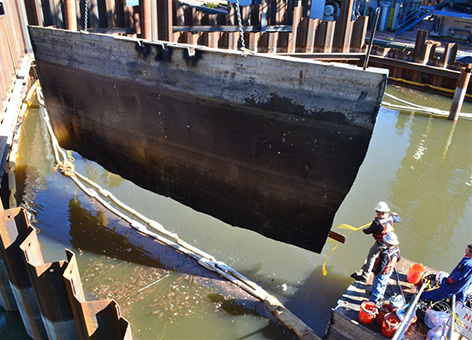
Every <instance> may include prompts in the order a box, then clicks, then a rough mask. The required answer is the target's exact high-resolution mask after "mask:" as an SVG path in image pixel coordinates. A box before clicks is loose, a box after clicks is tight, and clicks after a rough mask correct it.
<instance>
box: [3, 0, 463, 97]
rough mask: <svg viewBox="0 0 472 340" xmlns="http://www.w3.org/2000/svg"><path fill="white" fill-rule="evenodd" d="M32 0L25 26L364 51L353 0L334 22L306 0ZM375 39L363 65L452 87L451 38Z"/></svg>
mask: <svg viewBox="0 0 472 340" xmlns="http://www.w3.org/2000/svg"><path fill="white" fill-rule="evenodd" d="M38 2H39V1H37V0H36V1H34V0H33V1H26V2H25V6H26V13H27V15H28V22H29V23H30V24H32V25H39V26H54V27H57V28H65V29H69V30H89V31H91V32H98V33H108V34H118V35H127V36H132V37H137V38H141V39H146V40H161V41H168V42H178V43H188V44H194V45H202V46H207V47H211V48H220V49H231V50H235V49H239V48H241V47H245V48H246V49H247V50H248V51H252V52H255V53H275V54H284V55H290V56H293V57H302V58H310V59H316V60H323V61H329V62H338V63H350V64H355V65H362V64H363V61H364V59H365V58H366V52H367V44H366V35H368V26H369V25H368V24H369V21H372V20H371V18H370V17H369V16H363V15H361V16H358V17H357V18H355V19H354V20H352V18H351V17H350V15H348V14H347V13H350V12H352V5H353V3H354V0H344V1H342V6H341V9H340V15H339V19H338V20H337V21H328V20H322V19H317V18H314V15H311V11H312V9H311V3H310V1H308V0H301V1H288V2H287V3H286V2H285V1H283V0H274V1H267V0H263V1H261V2H260V4H251V5H248V6H240V7H239V10H238V9H237V8H236V5H235V4H233V3H228V4H227V5H221V4H218V5H212V6H210V7H208V4H206V3H204V2H203V1H175V0H154V1H151V0H147V1H141V2H140V5H139V6H127V4H126V3H124V2H122V1H118V0H116V1H112V0H109V1H103V0H90V1H88V6H89V8H88V9H86V8H83V4H80V15H79V16H77V17H76V16H73V15H70V12H76V11H75V10H74V9H75V7H77V6H78V5H79V4H78V3H76V1H74V0H68V1H65V6H64V10H63V9H62V8H63V7H61V6H55V7H54V8H51V9H50V11H49V12H48V13H46V12H45V10H44V9H42V10H41V8H40V6H39V5H38ZM7 3H8V1H7ZM62 12H64V13H62ZM238 13H240V19H241V21H239V20H238ZM60 18H65V19H64V20H60ZM239 23H240V24H239ZM240 32H241V33H240ZM382 42H383V43H381V42H379V40H374V48H373V50H372V54H373V56H372V57H371V59H370V66H375V67H382V68H387V69H389V70H390V78H391V79H392V80H394V81H399V82H403V83H405V84H408V85H413V86H418V87H425V86H426V87H428V88H429V89H432V90H436V91H441V92H443V93H446V94H450V95H451V96H452V95H453V94H454V91H455V89H456V85H457V82H458V80H459V76H460V73H461V68H462V67H464V66H466V65H463V64H462V63H460V62H458V61H457V60H456V56H457V53H458V51H459V44H458V43H441V42H438V41H434V40H428V31H426V30H418V36H417V39H416V41H415V43H414V46H412V47H411V48H410V47H407V46H406V45H405V44H391V43H390V42H389V41H382ZM466 92H467V95H466V100H471V99H472V85H469V86H468V88H467V91H466Z"/></svg>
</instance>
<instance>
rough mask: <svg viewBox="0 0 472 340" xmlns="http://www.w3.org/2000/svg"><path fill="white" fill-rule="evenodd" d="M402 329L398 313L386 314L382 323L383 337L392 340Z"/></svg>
mask: <svg viewBox="0 0 472 340" xmlns="http://www.w3.org/2000/svg"><path fill="white" fill-rule="evenodd" d="M398 327H400V319H399V318H398V316H397V314H396V313H393V312H392V313H388V314H385V317H384V320H383V322H382V328H381V330H380V332H381V333H382V335H383V336H385V337H387V338H391V337H392V336H393V334H395V332H396V330H397V329H398Z"/></svg>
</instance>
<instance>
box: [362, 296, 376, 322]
mask: <svg viewBox="0 0 472 340" xmlns="http://www.w3.org/2000/svg"><path fill="white" fill-rule="evenodd" d="M375 314H377V306H376V305H375V303H373V302H371V301H364V302H362V303H361V308H359V322H360V323H361V324H363V325H370V324H371V323H372V320H374V318H375Z"/></svg>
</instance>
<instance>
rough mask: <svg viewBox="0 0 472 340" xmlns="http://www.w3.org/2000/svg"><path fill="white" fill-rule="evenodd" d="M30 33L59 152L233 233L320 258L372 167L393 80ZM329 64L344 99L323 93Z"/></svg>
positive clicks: (42, 31)
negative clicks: (372, 147) (239, 230)
mask: <svg viewBox="0 0 472 340" xmlns="http://www.w3.org/2000/svg"><path fill="white" fill-rule="evenodd" d="M30 33H31V37H32V41H33V45H34V49H35V55H36V60H37V64H38V69H39V75H40V80H41V84H42V87H43V92H44V95H45V98H46V104H47V108H48V111H49V114H50V116H51V120H52V123H53V128H54V131H55V133H56V135H57V137H58V139H59V141H60V143H61V145H62V146H63V147H66V148H70V149H74V150H77V151H78V152H80V153H81V154H82V155H84V156H86V157H87V158H90V159H93V160H96V161H98V162H99V163H100V164H102V165H103V166H105V167H106V168H107V169H109V170H111V171H113V172H116V173H119V174H120V175H122V176H123V177H125V178H127V179H130V180H132V181H133V182H135V183H137V184H138V185H140V186H142V187H145V188H147V189H150V190H152V191H155V192H157V193H160V194H163V195H166V196H169V197H172V198H173V199H176V200H178V201H180V202H182V203H184V204H186V205H189V206H191V207H193V208H194V209H196V210H198V211H202V212H205V213H209V214H211V215H213V216H215V217H217V218H219V219H221V220H223V221H226V222H228V223H230V224H233V225H237V226H241V227H244V228H248V229H252V230H255V231H257V232H259V233H261V234H263V235H266V236H268V237H271V238H274V239H277V240H280V241H283V242H287V243H291V244H294V245H297V246H300V247H303V248H307V249H310V250H313V251H317V252H320V251H321V249H322V247H323V245H324V243H325V241H326V237H327V235H328V233H329V231H330V228H331V225H332V220H333V218H334V214H335V213H336V211H337V209H338V207H339V205H340V204H341V202H342V201H343V199H344V197H345V196H346V194H347V192H348V191H349V189H350V187H351V185H352V183H353V181H354V179H355V176H356V174H357V171H358V169H359V167H360V165H361V163H362V161H363V159H364V156H365V153H366V150H367V147H368V144H369V140H370V137H371V134H372V129H373V124H374V121H375V117H376V114H377V110H378V107H379V104H380V101H381V97H382V95H383V91H384V88H385V82H386V74H385V73H377V72H371V73H369V74H368V73H362V71H359V70H357V69H353V68H349V67H346V68H342V67H338V68H335V67H334V66H327V65H322V64H320V63H317V64H315V63H305V62H293V61H286V60H282V59H271V58H263V57H254V56H248V57H247V58H245V57H241V56H240V55H238V54H237V53H229V54H225V53H222V52H217V51H211V50H209V49H202V50H197V51H196V52H195V54H192V52H193V51H192V50H189V49H187V48H182V47H181V46H171V45H167V46H165V48H163V47H162V46H163V45H162V44H151V43H149V44H142V43H140V44H138V43H137V42H136V40H132V39H114V38H113V37H106V36H100V35H87V34H81V33H77V32H66V31H61V30H52V29H44V28H30ZM223 63H226V64H223ZM286 64H288V69H285V67H286ZM100 65H102V69H100ZM320 65H321V66H320ZM219 67H220V68H221V69H220V70H218V68H219ZM265 67H268V70H271V71H272V72H273V73H275V74H277V73H279V79H280V83H277V82H274V81H272V82H271V81H270V79H269V81H267V79H265V78H264V73H266V74H267V75H266V78H271V77H274V76H273V75H270V74H268V73H267V72H263V70H262V71H261V68H262V69H264V68H265ZM330 67H331V68H334V74H333V75H330V76H328V78H330V77H331V78H333V81H338V87H339V90H337V91H338V93H333V90H332V89H330V86H331V87H332V88H333V89H335V88H336V86H333V85H332V84H326V85H324V84H319V82H324V81H326V79H324V78H322V77H326V74H327V73H329V72H331V70H330ZM215 69H216V70H215ZM318 69H319V71H317V70H318ZM225 70H226V71H225ZM315 71H317V72H318V73H319V75H318V76H317V74H316V72H315ZM313 72H315V73H313ZM356 75H357V78H356ZM366 75H367V76H366ZM341 76H342V77H343V79H339V78H340V77H341ZM368 76H370V77H368ZM316 77H319V79H317V78H316ZM344 78H345V79H344ZM359 79H361V80H360V83H359V84H357V83H356V82H359ZM346 84H347V87H346ZM335 85H336V84H335ZM325 86H326V88H325ZM354 86H356V87H354ZM357 87H362V88H361V89H358V88H357ZM343 91H346V93H344V94H343Z"/></svg>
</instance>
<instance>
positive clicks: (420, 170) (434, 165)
mask: <svg viewBox="0 0 472 340" xmlns="http://www.w3.org/2000/svg"><path fill="white" fill-rule="evenodd" d="M408 118H409V117H408V116H406V115H399V116H398V120H399V121H401V120H409V119H408ZM400 125H403V124H402V123H401V124H400ZM470 127H471V124H470V121H460V122H459V124H458V125H457V127H456V124H454V123H452V122H450V121H447V120H443V119H436V118H426V117H416V119H413V120H410V121H409V122H408V123H406V124H405V128H404V129H403V130H404V131H408V132H407V133H408V135H409V146H408V147H407V149H406V154H405V157H404V158H403V159H402V160H401V162H400V167H399V168H398V169H397V172H396V176H395V180H394V181H392V184H391V190H392V197H393V200H392V201H393V205H394V206H403V207H404V208H403V209H402V219H404V220H405V221H408V225H409V226H410V228H414V233H413V235H412V238H408V239H407V240H403V242H408V243H411V244H412V245H413V244H414V245H416V246H417V247H418V250H424V251H425V252H428V250H429V249H432V248H434V247H435V245H436V244H438V243H444V244H446V245H449V244H450V245H452V247H453V248H454V242H453V241H454V240H453V239H452V237H453V233H452V231H453V230H454V229H455V228H456V226H455V224H457V218H458V217H461V216H464V215H465V214H470V198H471V190H470V186H467V185H466V183H467V182H468V180H469V178H470V174H471V173H472V163H471V157H470V155H469V156H467V155H466V152H467V149H468V150H469V151H471V149H470V148H471V144H470V143H471V139H470V138H471V135H470V132H471V130H470ZM451 196H453V197H454V199H453V201H454V203H453V204H451V203H452V202H451V201H450V200H449V199H450V198H451ZM469 227H470V225H469ZM469 230H470V229H469ZM469 236H470V234H469ZM464 242H466V241H464ZM460 247H462V245H460ZM451 250H452V254H451V255H453V254H454V251H455V249H451ZM431 265H432V266H434V264H433V263H431Z"/></svg>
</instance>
